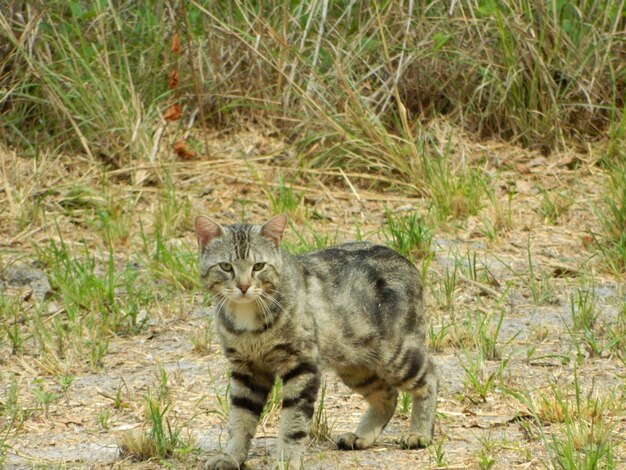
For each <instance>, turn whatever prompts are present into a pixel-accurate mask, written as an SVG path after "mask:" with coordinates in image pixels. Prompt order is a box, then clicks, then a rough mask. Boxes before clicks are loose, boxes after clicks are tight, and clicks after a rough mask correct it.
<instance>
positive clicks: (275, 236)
mask: <svg viewBox="0 0 626 470" xmlns="http://www.w3.org/2000/svg"><path fill="white" fill-rule="evenodd" d="M285 227H287V216H286V215H285V214H279V215H276V216H274V217H272V218H271V219H270V220H268V221H267V222H265V223H264V224H263V225H262V226H261V235H263V236H264V237H266V238H269V239H270V240H272V241H273V242H274V245H276V246H278V245H279V244H280V241H281V240H282V238H283V232H284V231H285Z"/></svg>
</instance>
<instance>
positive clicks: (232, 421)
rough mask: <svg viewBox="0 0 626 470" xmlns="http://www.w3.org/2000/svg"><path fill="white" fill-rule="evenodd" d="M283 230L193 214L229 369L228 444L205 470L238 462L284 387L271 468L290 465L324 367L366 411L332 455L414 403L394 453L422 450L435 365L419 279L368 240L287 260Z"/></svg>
mask: <svg viewBox="0 0 626 470" xmlns="http://www.w3.org/2000/svg"><path fill="white" fill-rule="evenodd" d="M286 224H287V217H286V216H285V215H282V214H281V215H277V216H275V217H273V218H272V219H270V220H269V221H267V222H266V223H265V224H263V225H248V224H235V225H226V226H222V225H220V224H219V223H217V222H215V221H214V220H212V219H210V218H208V217H204V216H199V217H197V218H196V220H195V231H196V236H197V239H198V245H199V271H200V275H201V277H202V280H203V283H204V285H205V286H206V288H207V289H208V290H209V291H210V292H211V293H212V294H213V295H214V301H215V304H216V305H215V311H216V313H215V315H216V321H215V323H216V325H217V331H218V334H219V336H220V340H221V343H222V348H223V351H224V354H225V356H226V357H227V359H228V360H229V362H230V366H231V376H230V403H231V407H230V416H229V424H228V428H229V438H228V442H227V444H226V447H225V449H224V451H223V453H222V454H219V455H216V456H213V457H210V458H209V459H208V460H207V461H206V463H205V468H206V469H236V468H239V467H240V466H241V465H242V464H243V462H244V461H245V460H246V458H247V456H248V451H249V449H250V443H251V440H252V437H253V436H254V433H255V429H256V426H257V422H258V420H259V418H260V415H261V412H262V410H263V407H264V405H265V402H266V400H267V398H268V395H269V393H270V391H271V389H272V386H273V384H274V382H275V380H276V379H277V378H280V379H282V383H283V385H282V409H281V413H280V427H279V435H278V444H277V459H278V462H289V468H290V469H293V468H300V466H301V464H302V456H303V450H304V446H305V444H306V442H307V437H308V431H309V426H310V423H311V417H312V415H313V410H314V403H315V400H316V397H317V392H318V388H319V386H320V369H321V368H322V367H328V368H330V369H332V370H334V371H335V372H336V373H337V375H338V376H339V377H340V378H341V380H342V381H343V382H344V383H345V384H346V385H347V386H348V387H350V388H351V389H353V390H355V391H356V392H358V393H360V394H361V395H363V397H364V398H365V400H366V401H367V402H368V404H369V408H368V409H367V411H366V412H365V414H364V415H363V417H362V418H361V421H360V423H359V425H358V427H357V429H356V431H355V432H349V433H345V434H343V435H341V436H339V438H338V439H337V441H336V444H337V446H338V447H339V448H341V449H366V448H368V447H370V446H371V445H372V444H374V441H375V440H376V438H377V437H378V436H379V435H380V433H381V432H382V430H383V428H384V427H385V426H386V425H387V423H388V422H389V420H390V419H391V417H392V415H393V413H394V411H395V409H396V402H397V396H398V390H406V391H407V392H408V393H410V395H411V396H412V413H411V422H410V429H409V432H408V433H407V434H406V435H404V436H403V437H402V438H401V440H400V442H401V445H402V446H403V447H404V448H410V449H414V448H421V447H425V446H427V445H428V444H430V442H431V441H432V438H433V432H434V423H435V407H436V401H437V378H436V374H435V367H434V363H433V361H432V359H431V357H430V356H429V354H428V351H427V349H426V345H425V331H426V323H425V322H426V319H425V317H424V313H423V301H422V287H421V284H420V279H419V273H418V271H417V269H416V268H415V266H413V264H411V262H410V261H408V260H407V259H406V258H404V257H403V256H401V255H400V254H398V253H397V252H395V251H393V250H392V249H390V248H387V247H385V246H381V245H376V244H372V243H369V242H353V243H346V244H342V245H338V246H334V247H331V248H326V249H323V250H320V251H314V252H311V253H306V254H301V255H297V256H292V255H290V254H288V253H286V252H285V251H283V250H282V249H281V248H280V242H281V239H282V237H283V232H284V231H285V228H286Z"/></svg>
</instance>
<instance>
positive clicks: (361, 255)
mask: <svg viewBox="0 0 626 470" xmlns="http://www.w3.org/2000/svg"><path fill="white" fill-rule="evenodd" d="M297 258H298V259H299V260H300V261H301V262H302V263H303V265H304V266H305V267H307V268H309V270H313V271H317V272H318V273H321V272H324V271H326V272H327V273H328V274H331V275H339V276H341V277H345V276H347V275H349V274H354V273H359V274H364V273H369V274H372V275H374V274H378V275H393V274H394V273H397V272H400V273H402V274H404V275H406V274H409V275H416V274H417V270H416V269H415V266H414V265H413V264H412V263H411V262H410V261H409V260H407V259H406V258H405V257H404V256H402V255H400V254H399V253H398V252H396V251H394V250H392V249H391V248H389V247H386V246H384V245H378V244H375V243H370V242H364V241H359V242H349V243H343V244H341V245H336V246H332V247H330V248H325V249H323V250H318V251H312V252H310V253H304V254H301V255H299V256H297Z"/></svg>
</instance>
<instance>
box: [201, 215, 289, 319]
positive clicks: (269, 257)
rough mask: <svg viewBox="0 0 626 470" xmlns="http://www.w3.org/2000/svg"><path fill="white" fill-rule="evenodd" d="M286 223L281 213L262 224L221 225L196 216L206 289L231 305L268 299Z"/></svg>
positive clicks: (279, 263) (279, 262) (278, 268)
mask: <svg viewBox="0 0 626 470" xmlns="http://www.w3.org/2000/svg"><path fill="white" fill-rule="evenodd" d="M286 225H287V217H286V216H285V215H282V214H281V215H277V216H275V217H273V218H272V219H270V220H269V221H268V222H266V223H265V224H263V225H247V224H235V225H226V226H222V225H220V224H218V223H217V222H215V221H214V220H213V219H210V218H208V217H204V216H199V217H197V218H196V222H195V228H196V237H197V239H198V245H199V247H200V254H199V270H200V275H201V277H202V280H203V282H204V284H205V285H206V287H207V288H208V290H209V291H210V292H211V293H213V294H215V295H216V296H218V297H220V298H221V299H222V300H224V301H228V302H229V303H230V305H231V307H236V306H237V305H242V304H251V303H253V302H257V303H259V304H260V303H266V304H267V302H270V303H271V302H272V300H271V299H272V298H273V295H272V292H273V291H274V287H275V286H276V283H277V282H278V279H279V277H280V273H281V269H282V258H281V255H280V250H279V248H278V246H279V244H280V241H281V239H282V236H283V232H284V230H285V227H286Z"/></svg>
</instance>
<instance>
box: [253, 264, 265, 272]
mask: <svg viewBox="0 0 626 470" xmlns="http://www.w3.org/2000/svg"><path fill="white" fill-rule="evenodd" d="M264 267H265V263H254V266H252V270H253V271H260V270H261V269H263V268H264Z"/></svg>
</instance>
